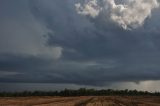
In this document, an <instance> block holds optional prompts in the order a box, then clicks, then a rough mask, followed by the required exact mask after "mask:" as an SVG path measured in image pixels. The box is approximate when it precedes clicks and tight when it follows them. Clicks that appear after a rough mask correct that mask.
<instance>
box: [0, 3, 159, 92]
mask: <svg viewBox="0 0 160 106" xmlns="http://www.w3.org/2000/svg"><path fill="white" fill-rule="evenodd" d="M159 7H160V3H159V1H158V0H0V85H1V86H2V85H3V87H1V88H0V90H6V89H9V88H10V86H15V89H17V88H19V90H25V89H26V90H28V89H29V90H30V89H32V88H33V89H37V87H39V88H40V89H46V88H50V89H63V88H79V87H93V88H98V89H100V88H115V89H125V88H128V89H140V90H152V91H155V90H159V89H160V8H159ZM27 83H28V84H31V83H32V84H33V83H38V85H37V87H35V86H36V85H34V86H33V85H32V84H31V85H29V86H30V87H27V85H25V84H27ZM43 84H46V85H45V86H46V88H44V87H42V86H43ZM4 85H5V86H4ZM51 85H52V87H51ZM16 87H17V88H16ZM41 87H42V88H41Z"/></svg>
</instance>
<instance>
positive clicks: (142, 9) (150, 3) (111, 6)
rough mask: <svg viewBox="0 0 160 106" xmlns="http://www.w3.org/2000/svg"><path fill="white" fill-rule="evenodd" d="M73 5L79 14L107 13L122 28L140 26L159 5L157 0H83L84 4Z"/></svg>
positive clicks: (94, 15)
mask: <svg viewBox="0 0 160 106" xmlns="http://www.w3.org/2000/svg"><path fill="white" fill-rule="evenodd" d="M99 2H100V3H99ZM100 4H104V5H100ZM75 6H76V9H77V12H78V13H79V14H82V15H89V16H91V17H93V18H95V17H97V16H98V15H99V14H103V15H105V16H108V15H109V19H110V20H112V21H113V22H115V23H117V24H118V25H119V26H121V27H122V28H123V29H131V28H137V27H139V26H142V25H143V23H144V21H145V19H146V18H147V17H149V16H151V11H152V9H154V8H158V7H159V3H158V1H157V0H122V1H117V2H116V0H102V1H98V0H84V6H82V5H81V4H80V3H77V4H75ZM101 11H102V12H101ZM106 19H107V17H106ZM107 20H108V19H107Z"/></svg>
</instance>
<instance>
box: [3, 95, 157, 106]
mask: <svg viewBox="0 0 160 106" xmlns="http://www.w3.org/2000/svg"><path fill="white" fill-rule="evenodd" d="M0 106H160V97H142V96H141V97H138V96H137V97H136V96H135V97H128V96H105V97H17V98H0Z"/></svg>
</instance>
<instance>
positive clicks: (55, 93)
mask: <svg viewBox="0 0 160 106" xmlns="http://www.w3.org/2000/svg"><path fill="white" fill-rule="evenodd" d="M26 96H67V97H69V96H160V92H148V91H137V90H128V89H126V90H113V89H107V90H105V89H103V90H95V89H86V88H80V89H78V90H72V89H64V90H61V91H23V92H0V97H26Z"/></svg>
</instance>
